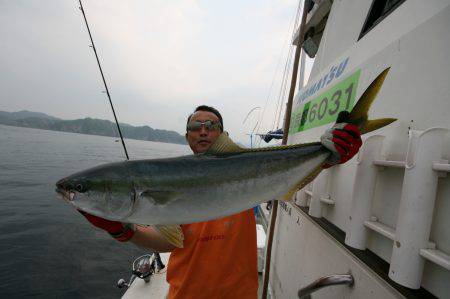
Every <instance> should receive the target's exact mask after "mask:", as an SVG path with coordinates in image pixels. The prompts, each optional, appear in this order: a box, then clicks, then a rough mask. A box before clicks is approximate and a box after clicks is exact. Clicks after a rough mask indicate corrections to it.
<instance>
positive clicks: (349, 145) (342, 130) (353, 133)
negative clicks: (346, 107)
mask: <svg viewBox="0 0 450 299" xmlns="http://www.w3.org/2000/svg"><path fill="white" fill-rule="evenodd" d="M320 139H321V142H322V144H323V145H324V146H325V147H326V148H328V149H329V150H330V151H331V152H332V155H331V157H330V159H329V160H328V161H327V163H326V164H325V165H324V166H323V168H329V167H331V166H333V165H335V164H341V163H345V162H347V161H348V160H350V159H351V158H353V156H354V155H356V154H357V153H358V151H359V148H360V147H361V145H362V141H361V133H360V132H359V129H358V127H357V126H356V125H352V124H348V123H338V124H335V125H334V126H333V127H332V128H331V129H329V130H327V131H326V132H325V134H323V135H322V137H321V138H320Z"/></svg>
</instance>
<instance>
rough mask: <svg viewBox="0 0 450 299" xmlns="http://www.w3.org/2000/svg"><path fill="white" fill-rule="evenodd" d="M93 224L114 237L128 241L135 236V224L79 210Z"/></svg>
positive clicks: (121, 240)
mask: <svg viewBox="0 0 450 299" xmlns="http://www.w3.org/2000/svg"><path fill="white" fill-rule="evenodd" d="M78 212H80V213H81V215H83V216H84V217H85V218H86V219H87V220H88V221H89V222H90V223H91V224H92V225H94V226H96V227H98V228H101V229H103V230H105V231H107V232H108V233H109V234H110V235H111V236H112V237H113V238H114V239H116V240H117V241H120V242H126V241H128V240H130V239H131V238H132V237H133V236H134V231H135V229H134V226H133V225H128V224H123V223H121V222H118V221H111V220H107V219H103V218H100V217H98V216H94V215H91V214H88V213H86V212H83V211H81V210H78Z"/></svg>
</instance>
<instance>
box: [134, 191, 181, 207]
mask: <svg viewBox="0 0 450 299" xmlns="http://www.w3.org/2000/svg"><path fill="white" fill-rule="evenodd" d="M138 194H139V197H142V198H146V199H147V200H149V201H150V202H151V203H152V204H153V205H156V206H160V205H165V204H168V203H169V202H171V201H172V200H175V199H177V198H178V196H179V193H178V192H176V191H168V190H153V189H147V190H143V191H140V192H139V193H138Z"/></svg>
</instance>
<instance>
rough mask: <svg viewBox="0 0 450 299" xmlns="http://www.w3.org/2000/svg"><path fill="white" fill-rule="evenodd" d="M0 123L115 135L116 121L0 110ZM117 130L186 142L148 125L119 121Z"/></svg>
mask: <svg viewBox="0 0 450 299" xmlns="http://www.w3.org/2000/svg"><path fill="white" fill-rule="evenodd" d="M0 124H3V125H9V126H16V127H27V128H37V129H44V130H52V131H63V132H72V133H81V134H89V135H101V136H111V137H118V133H117V128H116V124H115V123H113V122H111V121H109V120H104V119H94V118H89V117H88V118H84V119H75V120H63V119H60V118H57V117H53V116H50V115H47V114H45V113H41V112H32V111H26V110H23V111H18V112H6V111H0ZM120 129H121V130H122V134H123V136H124V138H129V139H139V140H149V141H158V142H167V143H178V144H186V139H185V137H184V136H182V135H180V134H178V133H177V132H175V131H167V130H159V129H153V128H151V127H149V126H140V127H134V126H132V125H129V124H125V123H121V124H120Z"/></svg>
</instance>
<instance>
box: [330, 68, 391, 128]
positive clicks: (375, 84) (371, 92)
mask: <svg viewBox="0 0 450 299" xmlns="http://www.w3.org/2000/svg"><path fill="white" fill-rule="evenodd" d="M389 70H390V67H388V68H387V69H385V70H384V71H382V72H381V73H380V74H379V75H378V76H377V77H376V78H375V80H373V81H372V83H370V85H369V87H367V89H366V90H365V91H364V93H363V94H362V96H361V97H360V98H359V100H358V102H357V103H356V105H355V106H354V107H353V109H352V111H351V112H350V113H348V112H346V111H343V112H344V113H343V112H341V114H340V115H339V117H338V120H337V122H338V123H339V122H348V123H352V124H356V125H358V126H359V129H360V131H361V134H365V133H369V132H371V131H374V130H377V129H379V128H382V127H384V126H387V125H389V124H390V123H392V122H394V121H396V120H397V119H396V118H379V119H374V120H369V119H368V114H369V110H370V106H371V105H372V103H373V101H374V100H375V98H376V97H377V94H378V91H379V90H380V89H381V86H382V85H383V82H384V79H385V78H386V76H387V74H388V72H389Z"/></svg>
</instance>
